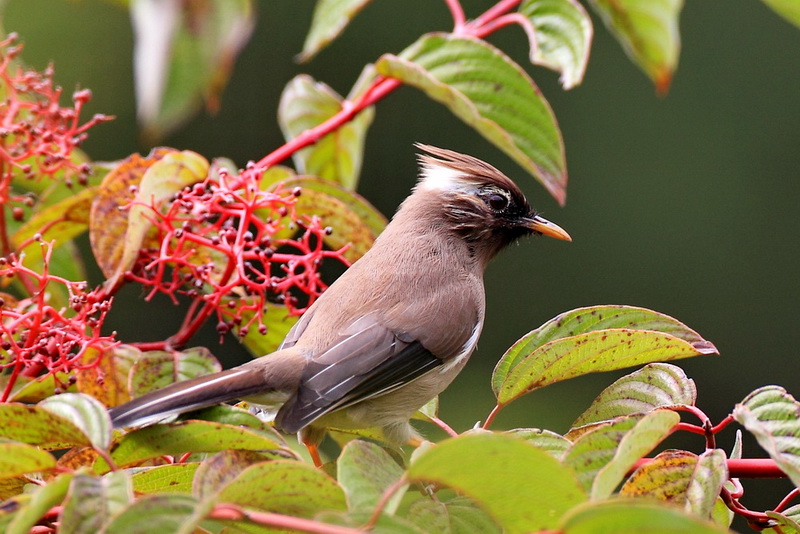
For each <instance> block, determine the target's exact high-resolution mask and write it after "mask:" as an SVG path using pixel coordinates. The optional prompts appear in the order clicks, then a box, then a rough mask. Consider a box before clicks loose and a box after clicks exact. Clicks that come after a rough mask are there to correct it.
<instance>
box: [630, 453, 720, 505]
mask: <svg viewBox="0 0 800 534" xmlns="http://www.w3.org/2000/svg"><path fill="white" fill-rule="evenodd" d="M695 467H697V455H696V454H694V453H692V452H689V451H682V450H672V449H670V450H666V451H664V452H662V453H659V454H658V455H657V456H656V457H655V458H653V459H652V460H651V461H650V462H647V463H646V464H644V465H642V466H641V467H639V468H638V469H637V470H636V471H634V473H633V474H632V475H631V476H630V478H629V479H628V480H626V481H625V484H623V485H622V488H620V491H619V494H620V495H621V496H623V497H647V498H649V499H657V500H659V501H665V502H672V503H675V504H679V505H682V504H685V503H686V490H687V489H688V487H689V482H690V481H691V478H692V474H693V473H694V469H695ZM726 471H727V470H726Z"/></svg>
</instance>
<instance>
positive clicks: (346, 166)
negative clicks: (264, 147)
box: [278, 74, 375, 190]
mask: <svg viewBox="0 0 800 534" xmlns="http://www.w3.org/2000/svg"><path fill="white" fill-rule="evenodd" d="M341 110H342V97H341V96H339V95H338V94H337V93H336V91H334V90H333V89H331V88H330V87H328V86H327V85H325V84H324V83H322V82H316V81H314V79H313V78H311V77H310V76H308V75H305V74H300V75H298V76H295V77H294V79H292V80H291V81H290V82H289V83H288V84H287V85H286V88H285V89H284V90H283V94H282V95H281V101H280V104H279V106H278V123H279V124H280V127H281V131H283V135H284V137H285V138H286V140H287V141H291V140H292V139H294V138H295V137H297V136H298V135H300V134H302V133H303V132H304V131H305V130H310V129H311V128H314V127H315V126H318V125H320V124H322V123H323V122H325V121H326V120H328V119H329V118H331V117H333V116H334V115H336V114H337V113H339V112H340V111H341ZM374 115H375V110H374V108H372V107H370V108H367V109H365V110H363V111H362V112H360V113H359V114H358V115H356V117H355V118H353V120H351V121H350V122H348V123H346V124H343V125H342V126H340V127H339V128H337V129H336V130H334V131H333V132H331V133H329V134H327V135H325V136H324V137H322V138H321V139H319V140H318V141H317V142H316V143H314V144H313V145H312V146H309V147H306V148H303V149H301V150H298V151H297V152H295V153H294V154H293V155H292V158H293V159H294V163H295V166H296V167H297V170H298V171H299V172H300V173H302V174H311V175H314V176H318V177H320V178H322V179H323V180H327V181H330V182H334V183H338V184H341V185H342V186H344V187H345V188H347V189H350V190H353V189H355V188H356V186H357V185H358V177H359V174H360V173H361V162H362V159H363V154H364V141H365V139H366V133H367V128H368V127H369V125H370V124H371V123H372V119H373V117H374Z"/></svg>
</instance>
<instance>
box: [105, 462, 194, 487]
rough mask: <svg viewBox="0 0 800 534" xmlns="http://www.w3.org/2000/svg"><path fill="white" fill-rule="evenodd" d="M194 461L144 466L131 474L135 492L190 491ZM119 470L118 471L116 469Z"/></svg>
mask: <svg viewBox="0 0 800 534" xmlns="http://www.w3.org/2000/svg"><path fill="white" fill-rule="evenodd" d="M198 465H199V464H196V463H189V464H169V465H158V466H155V467H145V468H143V469H142V470H141V471H138V472H136V473H134V474H133V476H131V481H132V482H133V490H134V491H135V492H136V493H147V494H150V493H191V492H192V480H193V479H194V474H195V472H196V471H197V469H198ZM117 472H119V471H117Z"/></svg>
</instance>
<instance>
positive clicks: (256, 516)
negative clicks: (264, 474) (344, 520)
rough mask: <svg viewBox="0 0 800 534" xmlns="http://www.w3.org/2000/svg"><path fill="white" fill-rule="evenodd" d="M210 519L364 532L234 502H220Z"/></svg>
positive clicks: (320, 533)
mask: <svg viewBox="0 0 800 534" xmlns="http://www.w3.org/2000/svg"><path fill="white" fill-rule="evenodd" d="M208 519H215V520H222V521H225V520H228V521H250V522H252V523H256V524H258V525H263V526H265V527H277V528H280V529H288V530H299V531H301V532H311V533H313V534H364V532H363V531H362V530H358V529H355V528H349V527H341V526H338V525H331V524H330V523H322V522H320V521H314V520H312V519H304V518H302V517H292V516H290V515H283V514H275V513H272V512H257V511H254V510H242V509H241V508H239V507H237V506H235V505H232V504H218V505H216V506H215V507H214V509H213V510H212V511H211V513H210V514H209V515H208Z"/></svg>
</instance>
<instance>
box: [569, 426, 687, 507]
mask: <svg viewBox="0 0 800 534" xmlns="http://www.w3.org/2000/svg"><path fill="white" fill-rule="evenodd" d="M679 421H680V416H679V415H678V414H677V413H675V412H672V411H669V410H656V411H654V412H650V413H648V414H646V415H642V416H626V417H620V418H617V419H616V420H614V421H610V422H607V423H601V424H598V425H596V426H595V427H594V428H593V429H592V430H590V431H589V432H586V433H584V434H583V435H581V436H580V437H579V438H578V439H576V440H575V442H574V443H573V444H572V446H571V447H570V448H569V450H567V453H566V454H565V455H564V460H563V461H564V463H565V464H566V465H568V466H571V467H572V468H573V469H574V470H575V472H576V473H577V474H578V478H579V480H580V481H581V483H582V484H583V487H584V488H585V489H586V490H590V492H591V493H590V495H591V498H592V499H593V500H598V499H604V498H606V497H608V496H609V495H611V493H612V492H613V491H614V489H615V488H616V487H617V485H618V484H619V483H620V482H621V481H622V479H623V478H624V477H625V475H626V473H627V472H628V471H630V469H631V468H632V467H633V466H634V465H635V464H636V461H637V460H639V459H640V458H641V457H643V456H644V455H645V454H647V453H648V452H650V451H651V450H653V448H654V447H655V446H656V445H658V444H659V443H661V441H663V440H664V438H666V437H667V436H668V435H669V434H670V432H671V431H672V428H673V427H674V426H675V425H676V424H678V422H679Z"/></svg>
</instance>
